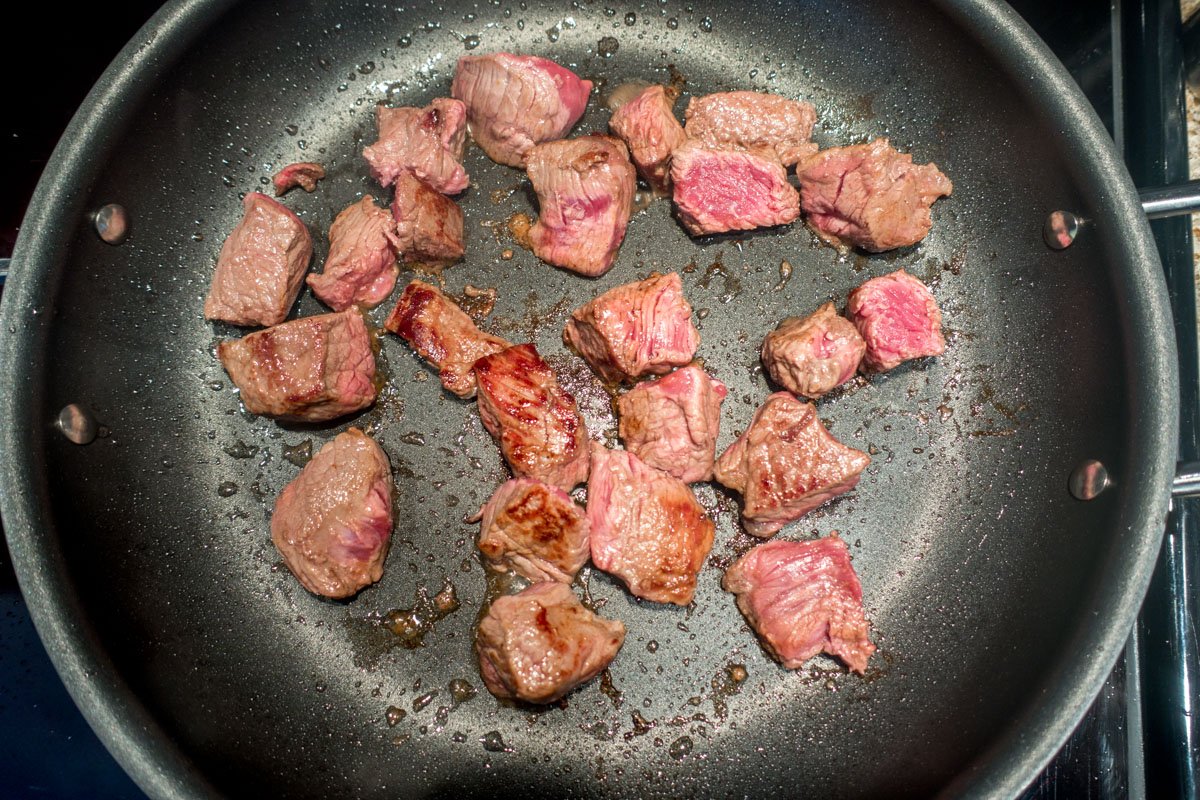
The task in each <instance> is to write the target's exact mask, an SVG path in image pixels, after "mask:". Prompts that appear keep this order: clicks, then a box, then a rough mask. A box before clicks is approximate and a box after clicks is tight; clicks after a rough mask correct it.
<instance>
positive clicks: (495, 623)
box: [475, 582, 625, 703]
mask: <svg viewBox="0 0 1200 800" xmlns="http://www.w3.org/2000/svg"><path fill="white" fill-rule="evenodd" d="M624 642H625V626H624V625H623V624H621V623H620V622H618V621H617V620H607V619H604V618H602V617H598V616H596V615H595V614H593V613H592V612H591V611H589V610H588V609H586V608H584V607H583V604H582V603H580V602H579V601H578V600H577V599H576V598H575V595H574V594H573V593H572V592H571V590H570V589H569V588H568V587H567V586H566V584H562V583H557V582H550V583H535V584H534V585H533V586H530V587H529V588H528V589H526V590H525V591H523V592H520V593H519V594H515V595H507V596H504V597H498V598H496V600H495V602H493V603H492V607H491V608H489V609H488V612H487V614H485V615H484V617H483V619H482V620H480V621H479V630H478V631H476V633H475V653H476V655H478V656H479V672H480V674H481V675H482V676H483V683H484V685H485V686H487V688H488V691H489V692H491V693H492V694H494V695H495V696H496V697H499V698H501V699H504V700H524V701H525V702H527V703H553V702H554V701H555V700H558V699H560V698H562V697H564V696H566V695H567V694H568V693H569V692H570V691H571V690H572V689H574V688H575V687H576V686H579V685H580V684H583V683H587V682H588V681H590V680H591V679H592V678H594V677H596V676H597V675H599V674H600V673H601V672H602V671H603V670H604V668H605V667H607V666H608V665H609V663H610V662H611V661H612V660H613V658H614V657H615V656H616V655H617V651H618V650H620V649H621V645H622V644H623V643H624Z"/></svg>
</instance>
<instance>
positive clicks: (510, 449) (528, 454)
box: [475, 344, 589, 491]
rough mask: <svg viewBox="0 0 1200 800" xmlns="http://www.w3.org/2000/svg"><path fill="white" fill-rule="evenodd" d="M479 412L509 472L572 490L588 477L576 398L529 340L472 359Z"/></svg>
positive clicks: (584, 445) (581, 426) (586, 455)
mask: <svg viewBox="0 0 1200 800" xmlns="http://www.w3.org/2000/svg"><path fill="white" fill-rule="evenodd" d="M475 380H476V381H477V383H478V385H479V396H478V397H477V398H476V401H477V403H478V405H479V416H480V418H481V419H482V420H483V427H485V428H487V431H488V433H490V434H491V435H492V437H493V438H494V439H495V440H496V442H497V443H498V444H499V445H500V452H501V453H503V454H504V460H505V461H507V462H508V465H509V466H510V467H512V471H513V475H515V476H517V477H518V478H520V477H526V476H527V477H530V478H537V479H538V480H540V481H544V482H546V483H549V484H552V485H554V486H557V487H559V488H560V489H566V490H568V491H570V490H571V488H573V487H574V486H575V485H576V484H579V483H582V482H583V481H585V480H587V475H588V463H589V459H588V446H587V427H586V426H585V425H584V422H583V417H581V416H580V415H579V409H578V408H576V406H575V398H574V397H572V396H571V394H570V393H569V392H567V391H566V390H565V389H563V388H562V387H561V386H559V385H558V380H557V379H556V378H555V377H554V371H553V370H552V369H550V365H549V364H547V363H546V362H545V361H543V360H542V357H541V356H539V355H538V351H537V348H535V347H534V346H533V345H531V344H520V345H517V346H515V347H510V348H508V349H507V350H501V351H500V352H499V353H495V354H494V355H490V356H484V357H483V358H481V359H479V360H478V361H476V362H475Z"/></svg>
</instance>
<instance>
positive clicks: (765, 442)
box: [593, 392, 871, 538]
mask: <svg viewBox="0 0 1200 800" xmlns="http://www.w3.org/2000/svg"><path fill="white" fill-rule="evenodd" d="M869 463H871V457H870V456H868V455H867V454H866V453H863V452H860V451H858V450H855V449H854V448H852V447H847V446H846V445H844V444H842V443H841V442H839V441H838V440H837V439H834V438H833V437H832V436H830V435H829V431H827V430H825V426H824V425H822V424H821V420H820V418H819V417H817V409H816V407H815V406H813V405H812V404H811V403H801V402H800V401H799V400H797V399H796V398H794V397H792V396H791V395H790V394H788V393H787V392H776V393H775V394H773V395H771V396H770V397H768V398H767V401H766V403H764V404H763V406H762V407H761V408H759V409H758V411H756V412H755V413H754V418H753V419H752V420H751V421H750V427H749V428H747V429H746V432H745V433H743V434H742V436H741V437H740V438H739V439H738V440H737V441H736V442H734V443H733V444H731V445H730V446H729V449H728V450H726V451H725V452H724V453H722V454H721V457H720V458H719V459H717V463H716V468H715V470H714V471H715V474H716V477H717V480H718V481H720V482H721V483H722V484H724V485H725V486H728V487H729V488H730V489H733V490H735V491H738V492H741V494H742V525H743V526H744V527H745V528H746V532H747V533H749V534H750V535H752V536H760V537H763V538H766V537H769V536H773V535H774V534H775V533H776V531H778V530H779V529H780V528H782V527H783V526H784V525H786V524H787V523H789V522H791V521H792V520H794V519H799V518H800V517H802V516H804V515H805V514H807V513H808V512H809V511H812V510H813V509H814V508H816V507H817V506H819V505H822V504H823V503H827V502H829V501H830V500H832V499H834V498H835V497H837V496H838V495H840V494H844V493H845V492H848V491H850V490H851V489H853V488H854V486H855V484H857V483H858V476H859V473H861V472H862V471H863V470H864V469H866V467H867V464H869ZM593 530H594V527H593ZM593 535H594V534H593Z"/></svg>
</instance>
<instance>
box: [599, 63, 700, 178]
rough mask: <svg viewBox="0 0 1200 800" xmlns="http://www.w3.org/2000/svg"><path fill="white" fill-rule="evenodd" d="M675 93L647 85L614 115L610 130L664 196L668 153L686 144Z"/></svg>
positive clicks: (609, 125)
mask: <svg viewBox="0 0 1200 800" xmlns="http://www.w3.org/2000/svg"><path fill="white" fill-rule="evenodd" d="M675 97H676V93H675V92H674V91H671V90H668V89H667V87H665V86H648V87H646V88H645V89H643V90H642V91H641V92H640V93H639V94H638V96H637V97H635V98H633V99H632V100H630V101H629V102H628V103H626V104H625V105H623V106H621V107H620V108H618V109H617V110H616V111H614V112H613V115H612V119H610V120H609V121H608V127H609V129H610V130H611V131H612V132H613V133H615V134H616V135H617V136H620V137H621V139H622V140H623V141H624V142H625V144H626V145H627V146H628V147H629V153H630V155H631V156H632V157H633V163H634V164H636V165H637V170H638V173H639V174H640V175H641V176H642V177H643V178H645V179H646V183H648V184H650V188H652V189H654V191H655V192H658V193H659V194H666V193H667V186H668V184H669V183H670V179H671V174H670V169H671V151H672V150H674V149H675V148H676V147H679V146H680V145H681V144H683V143H684V142H685V141H687V134H685V133H684V132H683V126H682V125H680V124H679V120H677V119H675V114H674V113H673V112H672V110H671V109H672V108H673V107H674V105H675Z"/></svg>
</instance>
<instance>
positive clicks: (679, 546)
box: [587, 444, 714, 606]
mask: <svg viewBox="0 0 1200 800" xmlns="http://www.w3.org/2000/svg"><path fill="white" fill-rule="evenodd" d="M587 514H588V524H589V525H590V526H591V535H592V540H591V541H592V562H593V563H594V564H595V565H596V567H597V568H598V569H602V570H604V571H605V572H608V573H611V574H613V575H616V576H617V577H618V578H620V579H621V580H622V581H624V582H625V585H626V586H628V587H629V591H630V592H632V593H633V594H635V595H636V596H638V597H642V598H645V599H646V600H653V601H654V602H656V603H674V604H676V605H680V606H686V605H687V604H688V603H690V602H692V596H693V595H694V594H695V592H696V576H697V575H698V574H699V573H700V568H701V567H702V566H703V565H704V559H705V558H707V557H708V552H709V550H711V549H712V543H713V531H714V526H713V523H712V520H710V519H709V518H708V516H707V515H706V514H705V513H704V509H703V508H702V507H701V506H700V503H698V502H697V501H696V496H695V495H694V494H692V490H691V489H690V488H688V485H687V484H686V483H684V482H683V481H681V480H679V479H678V478H675V477H673V476H671V475H668V474H667V473H665V472H662V471H660V470H657V469H655V468H654V467H651V466H649V465H647V464H646V463H645V462H644V461H642V460H641V459H640V458H638V457H637V456H635V455H634V454H633V453H630V452H628V451H624V450H609V449H608V448H606V447H603V446H601V445H599V444H596V445H593V448H592V474H591V477H590V478H589V479H588V503H587Z"/></svg>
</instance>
